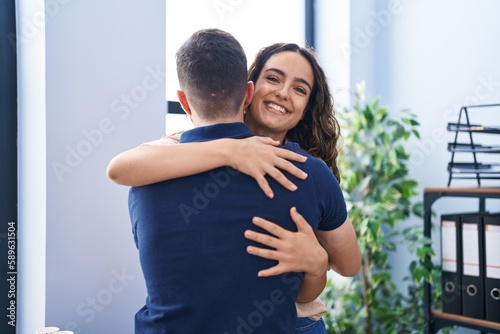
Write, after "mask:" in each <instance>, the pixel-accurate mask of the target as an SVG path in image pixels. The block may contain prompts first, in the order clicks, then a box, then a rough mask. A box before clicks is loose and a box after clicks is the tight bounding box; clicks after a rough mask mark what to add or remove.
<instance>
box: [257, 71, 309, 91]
mask: <svg viewBox="0 0 500 334" xmlns="http://www.w3.org/2000/svg"><path fill="white" fill-rule="evenodd" d="M269 71H271V72H276V73H278V74H279V75H281V76H284V77H285V76H286V73H285V72H283V71H282V70H280V69H279V68H274V67H271V68H268V69H266V70H265V71H264V72H269ZM293 80H294V81H298V82H301V83H303V84H304V85H306V86H307V87H308V88H309V89H310V90H312V86H311V84H310V83H309V82H307V81H306V80H305V79H302V78H294V79H293Z"/></svg>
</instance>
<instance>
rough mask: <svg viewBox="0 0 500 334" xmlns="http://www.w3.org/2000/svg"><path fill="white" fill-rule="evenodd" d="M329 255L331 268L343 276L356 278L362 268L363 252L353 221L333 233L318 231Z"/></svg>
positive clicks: (319, 238) (318, 235)
mask: <svg viewBox="0 0 500 334" xmlns="http://www.w3.org/2000/svg"><path fill="white" fill-rule="evenodd" d="M316 236H317V237H318V240H319V242H320V243H321V245H322V246H323V247H324V248H325V250H326V252H327V253H328V261H329V265H330V267H331V268H332V269H333V270H335V271H336V272H337V273H339V274H340V275H342V276H356V275H357V274H358V272H359V269H360V268H361V250H360V249H359V245H358V241H357V238H356V232H355V231H354V227H353V226H352V223H351V220H350V219H349V217H347V219H346V221H345V222H344V223H343V224H342V225H341V226H340V227H338V228H336V229H335V230H332V231H316Z"/></svg>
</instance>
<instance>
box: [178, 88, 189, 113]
mask: <svg viewBox="0 0 500 334" xmlns="http://www.w3.org/2000/svg"><path fill="white" fill-rule="evenodd" d="M177 97H178V98H179V103H180V104H181V107H182V109H184V112H185V113H186V114H188V115H189V116H191V114H192V112H191V107H189V103H188V100H187V98H186V94H185V93H184V92H183V91H182V90H178V91H177Z"/></svg>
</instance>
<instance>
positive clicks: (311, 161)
mask: <svg viewBox="0 0 500 334" xmlns="http://www.w3.org/2000/svg"><path fill="white" fill-rule="evenodd" d="M281 147H282V148H285V149H287V150H290V151H293V152H295V153H298V154H301V155H304V156H306V157H307V160H306V164H307V166H308V167H313V168H319V169H325V168H326V169H327V170H330V169H329V168H328V166H327V165H326V163H325V162H324V161H323V160H321V159H320V158H317V157H315V156H313V155H310V154H309V153H307V152H306V151H304V150H303V149H302V148H301V147H300V145H299V144H297V143H295V142H289V143H286V144H284V145H283V146H281Z"/></svg>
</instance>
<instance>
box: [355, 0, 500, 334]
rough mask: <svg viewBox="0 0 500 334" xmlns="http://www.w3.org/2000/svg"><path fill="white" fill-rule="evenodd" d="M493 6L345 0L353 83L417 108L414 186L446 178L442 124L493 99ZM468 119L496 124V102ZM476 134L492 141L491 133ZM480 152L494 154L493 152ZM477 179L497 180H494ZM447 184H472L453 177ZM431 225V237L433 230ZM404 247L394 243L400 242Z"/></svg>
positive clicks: (473, 203)
mask: <svg viewBox="0 0 500 334" xmlns="http://www.w3.org/2000/svg"><path fill="white" fill-rule="evenodd" d="M499 12H500V2H498V1H495V0H478V1H465V0H462V1H453V0H443V1H431V0H418V1H412V0H399V1H397V0H395V1H389V0H386V1H377V2H376V4H372V5H371V6H370V5H368V4H367V3H366V2H365V1H352V2H351V56H352V57H351V82H352V86H354V84H355V83H356V82H357V81H359V80H362V79H365V80H366V82H367V95H368V96H371V97H374V96H377V95H379V96H380V97H381V101H382V103H383V104H386V105H389V106H390V107H391V109H392V110H399V109H402V108H410V109H411V110H412V111H413V112H415V113H416V114H417V115H418V117H419V120H420V122H421V127H420V133H421V136H422V141H421V142H420V143H416V142H413V143H410V144H409V146H408V147H409V150H410V152H411V153H412V160H411V162H412V165H411V173H412V177H413V178H414V179H416V180H417V181H418V182H419V183H420V189H421V190H423V188H424V187H436V186H437V187H439V186H441V187H445V186H446V185H447V181H448V173H447V169H446V168H447V164H448V161H449V160H450V157H451V155H450V153H449V152H448V151H447V143H448V142H449V141H452V140H453V134H451V133H448V132H447V131H446V124H447V123H448V122H456V121H457V120H458V112H459V109H460V106H462V105H464V104H465V105H471V104H486V103H500V67H499V66H498V59H500V45H499V44H498V43H497V40H498V36H497V34H498V32H499V31H500V22H499V21H498V18H497V14H498V13H499ZM471 121H476V122H478V123H485V124H492V125H498V124H500V108H497V109H495V110H488V111H481V112H475V114H471ZM480 141H481V142H482V143H483V144H487V143H490V144H492V143H494V142H495V143H496V144H497V145H498V143H499V140H498V138H496V139H495V137H492V136H489V137H482V138H481V139H480ZM461 158H463V160H466V159H470V158H469V157H468V156H461ZM481 158H484V160H490V159H495V160H496V161H497V162H499V161H500V156H498V155H496V156H490V157H485V156H484V155H482V156H481ZM483 185H496V186H499V185H500V181H496V182H494V181H490V182H485V183H483ZM451 186H472V187H474V186H476V184H475V182H474V181H469V180H467V181H465V180H456V181H453V182H452V184H451ZM419 199H422V197H420V198H419ZM477 205H478V201H477V200H476V199H453V198H451V199H450V198H446V199H440V200H438V201H437V202H436V204H435V205H434V207H433V208H434V209H435V210H436V213H437V214H438V215H439V214H441V213H447V212H461V211H467V210H477ZM487 206H488V208H489V209H490V210H492V211H500V201H499V200H489V201H487ZM412 222H413V223H415V224H419V223H421V221H420V220H418V219H416V220H413V221H412ZM433 233H434V239H436V237H437V236H438V233H436V230H434V231H433ZM435 245H436V246H437V245H439V244H435ZM404 249H405V247H404V245H401V246H400V250H404ZM437 250H438V251H439V248H437ZM401 254H404V252H402V251H398V254H397V256H396V255H393V256H392V257H391V261H392V266H393V267H394V268H402V269H400V270H395V271H394V274H395V276H397V277H398V276H399V277H402V276H403V275H404V274H406V268H407V267H408V263H409V257H408V255H406V256H404V255H403V256H402V255H401ZM462 332H463V333H465V332H469V331H466V330H462Z"/></svg>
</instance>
